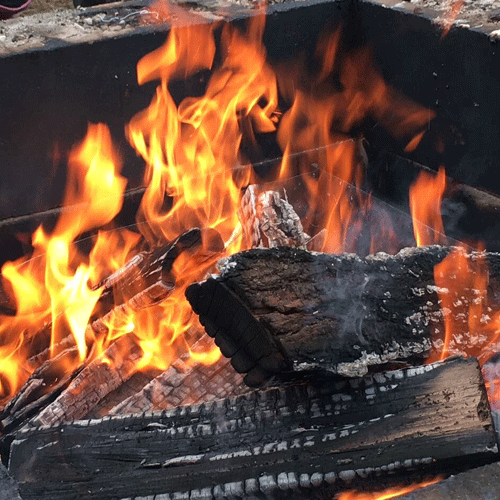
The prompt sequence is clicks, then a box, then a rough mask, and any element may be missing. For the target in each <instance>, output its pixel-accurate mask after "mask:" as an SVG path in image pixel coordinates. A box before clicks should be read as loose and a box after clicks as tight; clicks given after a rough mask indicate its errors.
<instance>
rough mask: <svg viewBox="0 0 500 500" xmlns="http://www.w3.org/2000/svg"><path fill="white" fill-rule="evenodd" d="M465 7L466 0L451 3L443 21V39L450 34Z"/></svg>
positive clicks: (455, 0) (454, 0) (453, 0)
mask: <svg viewBox="0 0 500 500" xmlns="http://www.w3.org/2000/svg"><path fill="white" fill-rule="evenodd" d="M463 5H464V0H451V3H450V5H449V7H448V10H447V11H446V13H445V15H444V19H443V21H442V24H443V34H442V35H441V38H444V37H445V36H446V35H447V34H448V33H449V31H450V29H451V27H452V26H453V23H454V22H455V19H456V18H457V16H458V14H460V11H461V10H462V7H463Z"/></svg>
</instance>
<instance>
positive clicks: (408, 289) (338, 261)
mask: <svg viewBox="0 0 500 500" xmlns="http://www.w3.org/2000/svg"><path fill="white" fill-rule="evenodd" d="M449 252H450V248H448V247H441V246H430V247H421V248H412V249H405V250H403V251H401V252H399V253H398V254H396V255H388V254H383V253H380V254H375V255H372V256H368V257H366V258H360V257H358V256H356V255H354V254H342V255H328V254H321V253H312V252H307V251H303V250H300V249H294V248H286V247H281V248H273V249H253V250H250V251H247V252H242V253H239V254H235V255H233V256H231V257H229V258H227V259H225V260H224V261H222V262H221V264H220V275H219V276H216V277H211V278H209V279H208V280H206V281H204V282H202V283H197V284H192V285H191V286H189V287H188V288H187V290H186V297H187V298H188V300H189V302H190V304H191V306H192V307H193V310H194V311H195V312H196V313H197V314H198V315H199V316H200V321H201V323H202V324H203V325H204V326H205V330H206V331H207V333H208V334H209V335H210V336H212V337H215V341H216V343H217V344H218V345H219V347H220V349H221V351H222V353H223V354H224V355H225V356H227V357H230V358H232V363H233V366H234V367H235V369H236V370H237V371H240V372H242V373H248V375H247V378H246V381H247V382H249V383H251V384H252V383H259V382H262V380H263V379H264V378H266V377H269V376H270V375H272V374H276V373H279V372H283V371H286V370H287V369H289V368H290V367H291V366H292V365H293V368H294V369H295V370H300V369H302V368H309V367H310V366H315V367H322V368H324V369H327V370H329V371H332V372H335V373H339V374H342V375H348V376H353V375H354V376H355V375H361V374H363V373H366V371H367V369H368V367H369V366H370V365H383V364H385V363H388V362H391V361H393V360H405V359H413V362H415V361H416V360H418V359H420V360H422V359H423V358H424V357H425V356H426V355H427V354H428V352H429V350H430V349H431V346H432V342H431V341H433V340H434V339H438V340H439V339H440V336H441V335H442V326H443V325H442V313H441V308H440V304H439V298H438V295H437V287H436V286H435V283H434V266H435V265H436V264H438V263H439V262H441V261H442V260H443V259H444V258H445V257H446V256H447V255H448V253H449ZM478 256H479V254H476V253H470V254H469V258H470V259H471V260H475V259H477V258H478ZM485 258H486V260H487V262H488V264H489V269H490V278H489V289H490V290H489V291H490V292H491V293H490V294H489V295H491V297H489V298H490V300H491V304H495V301H496V302H498V297H497V296H496V295H495V292H494V290H495V289H497V290H498V286H499V285H500V283H499V278H500V255H499V254H495V253H488V254H485ZM464 293H465V292H464ZM457 299H461V300H463V301H464V304H465V303H467V301H469V300H470V297H467V296H465V295H464V296H463V297H462V296H460V297H458V296H457ZM464 325H465V323H464ZM464 327H465V328H466V325H465V326H464ZM464 331H468V330H464Z"/></svg>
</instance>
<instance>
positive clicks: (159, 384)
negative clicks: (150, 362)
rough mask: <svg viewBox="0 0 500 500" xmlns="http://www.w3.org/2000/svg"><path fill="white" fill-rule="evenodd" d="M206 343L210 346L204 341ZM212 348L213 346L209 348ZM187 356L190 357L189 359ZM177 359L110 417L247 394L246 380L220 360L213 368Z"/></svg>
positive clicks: (227, 361) (225, 359) (117, 408)
mask: <svg viewBox="0 0 500 500" xmlns="http://www.w3.org/2000/svg"><path fill="white" fill-rule="evenodd" d="M203 343H204V344H206V345H207V347H208V346H209V343H208V342H207V341H206V340H204V341H203ZM210 347H212V346H210ZM186 357H187V356H186ZM186 361H188V360H187V359H186V360H185V361H184V360H183V359H182V358H179V359H177V360H176V361H175V362H174V363H172V366H170V367H169V368H168V369H167V370H165V371H164V372H163V373H161V374H160V375H158V377H156V378H155V379H153V380H152V381H151V382H149V383H148V384H147V385H146V386H145V387H144V388H143V389H142V390H141V391H139V392H137V393H136V394H134V395H132V396H131V397H129V398H128V399H125V400H123V401H122V402H121V403H120V404H118V405H117V406H116V407H114V408H113V409H112V410H111V411H110V412H109V414H110V415H126V414H133V413H144V412H148V411H159V410H169V409H172V408H175V407H177V406H180V405H183V406H185V405H192V404H200V403H207V402H209V401H214V400H216V399H223V398H228V397H233V396H237V395H239V394H242V393H244V392H247V391H248V388H247V387H246V386H245V384H243V378H242V376H241V375H239V374H238V373H237V372H235V371H234V369H233V368H232V366H231V364H230V362H229V360H228V359H227V358H224V357H221V358H220V359H219V360H218V361H217V362H215V363H213V364H211V365H203V364H202V363H194V362H193V361H191V362H189V363H188V362H186Z"/></svg>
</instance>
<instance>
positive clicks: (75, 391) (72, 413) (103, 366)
mask: <svg viewBox="0 0 500 500" xmlns="http://www.w3.org/2000/svg"><path fill="white" fill-rule="evenodd" d="M142 354H143V353H142V350H141V349H140V347H139V346H138V345H136V344H135V342H134V338H133V336H132V335H126V336H124V337H121V338H120V339H118V340H117V341H116V342H114V343H113V344H111V345H110V346H109V347H108V349H106V351H105V352H104V353H103V354H102V355H101V356H99V357H98V358H96V359H94V360H93V361H92V362H90V363H89V364H87V366H85V368H83V369H82V370H81V371H80V373H78V375H77V376H76V377H75V378H74V379H73V380H72V381H71V383H70V384H69V385H68V387H67V388H66V389H65V390H64V391H63V392H62V393H61V395H60V396H59V397H58V398H57V399H56V400H55V401H54V402H53V403H51V404H50V405H48V406H47V407H46V408H44V409H43V410H42V411H41V412H40V413H39V414H38V415H37V416H36V417H35V418H34V419H32V420H31V422H30V425H33V426H40V425H55V424H59V423H65V422H73V421H74V420H78V419H81V418H83V417H85V416H86V415H87V414H88V413H89V412H90V411H91V410H92V409H93V408H94V407H95V406H96V405H97V404H98V403H99V402H100V401H101V400H102V399H103V398H104V397H105V396H106V395H107V394H109V393H110V392H111V391H112V390H114V389H116V388H117V387H119V386H120V385H121V384H122V383H123V381H125V380H127V379H128V378H129V377H130V376H131V375H132V373H134V371H135V365H136V364H137V363H138V361H139V360H140V358H141V356H142Z"/></svg>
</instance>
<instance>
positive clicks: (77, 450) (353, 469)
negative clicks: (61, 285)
mask: <svg viewBox="0 0 500 500" xmlns="http://www.w3.org/2000/svg"><path fill="white" fill-rule="evenodd" d="M496 453H497V443H496V435H495V431H494V428H493V424H492V420H491V415H490V412H489V407H488V401H487V397H486V392H485V388H484V384H483V381H482V378H481V372H480V369H479V365H478V363H477V361H476V360H475V359H455V360H452V361H447V362H444V363H436V364H433V365H427V366H421V367H418V368H411V369H407V370H397V371H393V372H387V373H384V374H377V375H374V376H369V377H367V378H364V379H353V380H350V381H349V382H347V381H346V380H343V381H339V380H338V379H337V381H335V380H331V379H324V380H319V379H316V380H315V385H311V384H307V383H304V382H303V383H301V384H291V385H289V386H285V387H280V388H274V389H268V390H265V391H252V392H250V393H249V394H247V395H243V396H239V397H237V398H231V399H228V400H224V401H219V402H213V403H209V404H201V405H196V406H191V407H190V406H188V407H183V408H177V409H174V410H170V411H164V412H161V413H148V414H145V415H132V416H113V417H106V418H105V419H103V420H100V421H81V422H75V423H73V424H69V425H64V426H62V427H40V428H37V429H28V430H25V431H21V432H19V433H18V434H17V436H16V439H15V440H14V442H13V443H12V446H11V455H10V462H9V471H10V473H11V474H12V476H13V477H14V478H15V479H16V480H17V481H18V482H19V486H20V491H21V495H22V496H23V498H24V499H25V500H30V499H37V500H44V499H49V498H50V499H51V500H58V499H61V500H62V499H64V500H67V499H68V498H78V499H79V500H87V499H88V500H90V499H99V500H106V499H116V498H136V499H137V498H153V497H154V498H155V499H173V498H179V499H180V498H207V499H211V498H222V497H250V496H252V495H257V496H259V497H260V496H262V495H266V498H285V497H286V498H297V499H298V498H301V499H304V498H330V499H331V498H332V497H333V494H334V493H335V492H336V491H338V490H342V489H345V488H352V484H353V483H352V482H351V481H352V480H355V481H356V484H372V485H374V484H380V483H382V482H383V481H384V480H390V478H394V480H398V479H400V478H401V477H402V475H405V476H406V475H407V474H411V473H412V471H415V473H417V474H418V475H421V474H428V473H429V472H430V471H431V470H432V472H433V473H446V472H448V471H449V470H450V469H451V470H453V471H455V472H456V471H458V470H460V468H463V467H465V466H466V465H467V466H473V465H482V464H485V463H487V462H488V461H491V460H492V459H494V458H495V457H496V456H497V455H496ZM365 482H366V483H365ZM155 495H156V496H155ZM318 495H319V496H318Z"/></svg>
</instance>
